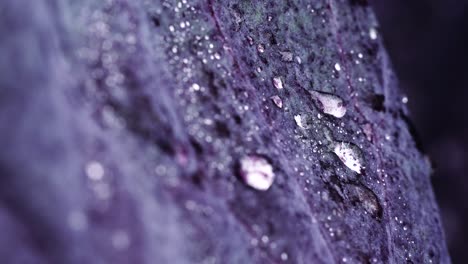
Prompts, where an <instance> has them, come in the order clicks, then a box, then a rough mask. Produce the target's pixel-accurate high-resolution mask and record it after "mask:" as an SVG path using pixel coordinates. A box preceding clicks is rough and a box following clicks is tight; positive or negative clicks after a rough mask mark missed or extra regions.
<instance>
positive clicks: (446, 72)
mask: <svg viewBox="0 0 468 264" xmlns="http://www.w3.org/2000/svg"><path fill="white" fill-rule="evenodd" d="M372 4H373V5H374V9H375V11H376V13H377V17H378V20H379V22H380V25H381V32H382V34H383V39H384V42H385V45H386V47H387V50H388V52H389V54H390V57H391V59H392V62H393V65H394V68H395V71H396V73H397V75H398V78H399V80H400V87H401V89H402V90H403V92H404V93H406V94H408V97H409V103H408V104H409V107H410V110H411V118H412V120H413V121H414V124H415V126H416V129H417V131H418V133H419V136H420V139H421V141H422V144H423V146H424V148H425V150H426V152H427V153H428V154H429V156H430V157H431V160H432V162H433V166H434V173H433V176H432V182H433V186H434V190H435V193H436V198H437V200H438V202H439V205H440V208H441V214H442V218H443V222H444V228H445V233H446V237H447V243H448V246H449V250H450V253H451V256H452V260H453V262H454V263H463V261H462V260H464V259H466V258H467V257H468V252H467V251H466V249H467V248H468V240H467V239H466V235H467V234H468V227H467V226H466V223H468V204H467V203H466V201H467V193H468V178H467V175H466V171H467V169H468V168H467V161H468V155H467V146H468V139H467V135H468V111H467V108H466V107H467V104H466V102H467V99H468V90H467V84H468V74H467V73H466V70H467V66H466V62H467V59H468V52H467V47H468V45H467V44H468V38H467V36H468V16H467V6H468V1H458V0H449V1H436V0H430V1H427V0H426V1H424V0H416V1H406V0H392V1H373V3H372Z"/></svg>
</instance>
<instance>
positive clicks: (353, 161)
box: [333, 142, 363, 174]
mask: <svg viewBox="0 0 468 264" xmlns="http://www.w3.org/2000/svg"><path fill="white" fill-rule="evenodd" d="M333 152H334V153H335V154H336V155H337V156H338V158H340V160H341V161H342V162H343V164H344V165H346V167H348V168H349V169H351V170H353V171H355V172H357V173H359V174H360V173H361V170H362V167H363V165H362V157H361V150H360V149H359V148H358V147H357V146H356V145H354V144H351V143H345V142H338V143H336V145H335V147H334V149H333Z"/></svg>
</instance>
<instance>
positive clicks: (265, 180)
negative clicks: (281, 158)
mask: <svg viewBox="0 0 468 264" xmlns="http://www.w3.org/2000/svg"><path fill="white" fill-rule="evenodd" d="M240 175H241V178H242V180H243V181H244V182H245V183H246V184H247V185H248V186H250V187H252V188H254V189H256V190H259V191H266V190H268V189H269V188H270V186H271V185H272V184H273V181H274V179H275V174H274V172H273V167H272V166H271V164H270V162H269V161H268V160H267V159H266V158H264V157H262V156H259V155H254V154H252V155H247V156H245V157H243V158H242V159H241V161H240Z"/></svg>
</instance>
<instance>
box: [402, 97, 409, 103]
mask: <svg viewBox="0 0 468 264" xmlns="http://www.w3.org/2000/svg"><path fill="white" fill-rule="evenodd" d="M401 102H402V103H404V104H407V103H408V97H407V96H403V97H402V98H401Z"/></svg>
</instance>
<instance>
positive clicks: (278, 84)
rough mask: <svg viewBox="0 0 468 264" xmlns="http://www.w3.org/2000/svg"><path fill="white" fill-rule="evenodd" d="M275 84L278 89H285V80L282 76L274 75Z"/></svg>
mask: <svg viewBox="0 0 468 264" xmlns="http://www.w3.org/2000/svg"><path fill="white" fill-rule="evenodd" d="M273 85H274V86H275V88H276V89H278V90H280V89H283V88H284V87H283V81H282V80H281V77H274V78H273Z"/></svg>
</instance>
